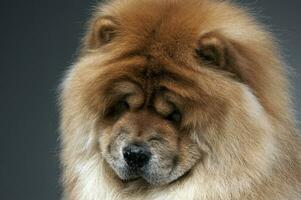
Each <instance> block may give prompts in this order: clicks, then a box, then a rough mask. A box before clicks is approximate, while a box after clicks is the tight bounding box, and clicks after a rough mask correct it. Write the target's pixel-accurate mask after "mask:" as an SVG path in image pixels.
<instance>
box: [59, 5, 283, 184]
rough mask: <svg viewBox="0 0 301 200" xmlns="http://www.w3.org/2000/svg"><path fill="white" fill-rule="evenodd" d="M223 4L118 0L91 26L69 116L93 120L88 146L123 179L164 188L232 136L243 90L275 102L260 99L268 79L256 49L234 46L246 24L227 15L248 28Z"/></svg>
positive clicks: (70, 92)
mask: <svg viewBox="0 0 301 200" xmlns="http://www.w3.org/2000/svg"><path fill="white" fill-rule="evenodd" d="M164 2H165V1H164ZM225 6H226V5H224V4H223V3H217V2H216V1H205V0H204V1H194V0H189V1H176V3H173V1H166V2H165V3H162V2H161V1H156V0H155V1H148V0H143V1H135V0H131V1H113V2H112V3H110V4H107V5H105V6H103V7H101V10H98V11H97V12H96V15H95V16H94V17H93V19H92V20H91V23H90V26H89V29H88V32H87V34H86V36H85V39H84V45H83V48H82V52H81V56H80V59H79V60H78V62H77V64H76V66H75V67H74V68H73V69H72V72H71V73H70V74H69V77H68V79H67V81H66V82H67V84H66V85H67V86H66V88H65V95H64V98H65V99H66V100H65V102H68V103H66V105H65V111H64V113H68V110H69V111H71V110H72V113H73V114H72V115H73V116H74V115H77V114H78V116H81V119H84V121H93V125H92V128H90V130H89V131H88V132H92V134H93V135H94V137H95V138H97V139H96V141H97V142H95V141H94V140H93V141H94V142H92V143H88V145H87V146H88V147H87V148H90V149H93V152H98V153H99V154H100V156H101V157H102V158H103V159H104V163H105V165H108V166H109V169H110V170H112V171H113V172H114V174H115V175H116V176H117V177H118V180H122V181H126V182H128V181H134V180H137V179H142V180H143V181H145V182H146V183H148V184H151V185H165V184H169V183H171V182H173V181H176V180H178V179H179V178H180V177H183V176H184V175H186V174H188V172H190V171H193V170H194V168H195V166H196V165H200V163H204V162H205V161H206V159H207V157H210V156H211V155H212V151H215V149H217V148H219V144H220V143H222V142H225V141H226V140H225V139H224V138H225V137H229V136H225V133H224V132H223V130H224V129H225V124H227V121H226V120H227V119H228V118H229V116H228V113H229V112H231V113H232V114H233V112H232V110H233V109H235V108H237V105H241V106H244V105H245V99H244V98H245V97H244V96H243V95H242V94H243V92H244V89H245V88H246V85H247V86H248V87H249V88H251V89H254V91H257V97H258V98H262V99H261V103H262V104H263V105H264V104H266V105H272V103H271V104H269V103H270V102H269V99H268V98H263V97H262V96H261V95H262V94H263V93H264V90H265V88H260V89H262V90H259V89H258V88H257V84H258V85H262V81H265V80H264V79H261V78H260V76H263V77H264V76H265V72H264V71H263V70H262V69H260V70H258V69H256V67H257V66H258V65H257V64H258V63H257V64H256V65H252V64H253V63H254V61H255V60H256V59H255V57H256V52H255V53H254V55H253V54H252V51H250V50H249V49H245V48H244V45H243V44H241V43H239V42H237V41H236V39H237V38H239V37H240V36H242V37H246V38H247V37H249V36H248V31H247V26H245V25H244V24H239V23H237V26H238V27H240V26H241V27H246V31H245V32H244V33H245V35H244V33H242V32H239V31H237V30H238V29H237V28H235V29H234V28H233V24H235V23H234V22H235V17H234V18H230V20H224V19H223V18H224V16H230V15H231V16H235V15H239V19H240V20H241V21H240V22H245V24H249V23H250V21H248V20H247V19H244V17H245V16H244V15H242V14H241V13H239V11H237V10H236V8H232V7H227V6H226V7H225ZM220 7H221V8H220ZM213 8H214V9H213ZM225 8H226V9H225ZM219 9H220V10H219ZM220 11H223V13H222V14H221V13H220ZM217 13H218V14H217ZM223 20H224V21H223ZM221 21H223V22H224V23H221ZM225 27H226V28H225ZM250 27H251V26H250ZM251 28H252V27H251ZM250 32H252V34H253V35H252V36H250V37H249V38H248V40H246V41H245V42H249V43H250V44H251V43H252V45H255V46H256V43H259V42H260V43H261V42H262V41H260V39H258V38H263V36H262V34H261V32H258V33H257V32H254V31H253V30H252V31H250ZM228 35H232V36H235V37H236V39H233V37H232V38H230V37H228ZM253 37H254V38H256V40H252V38H253ZM251 49H253V48H251ZM260 50H262V49H260ZM263 54H265V55H266V56H268V55H269V52H265V53H263ZM251 65H252V67H255V68H252V69H250V68H249V66H251ZM252 76H253V77H257V79H256V81H253V79H250V77H252ZM257 89H258V90H257ZM276 93H277V92H276ZM276 93H275V94H276ZM270 94H271V97H272V96H273V94H272V93H270ZM256 103H257V101H256ZM243 104H244V105H243ZM75 111H76V112H75ZM69 114H70V113H69ZM69 114H65V115H69ZM70 115H71V114H70ZM235 118H236V119H239V120H241V119H243V118H244V116H243V115H241V116H238V115H236V116H235ZM71 121H72V120H71ZM66 123H67V124H68V123H69V122H68V120H67V122H66ZM70 123H71V122H70ZM231 137H233V136H231ZM238 140H239V139H238ZM214 156H216V155H214ZM211 158H212V157H211Z"/></svg>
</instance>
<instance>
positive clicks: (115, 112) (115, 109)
mask: <svg viewBox="0 0 301 200" xmlns="http://www.w3.org/2000/svg"><path fill="white" fill-rule="evenodd" d="M129 109H130V106H129V104H128V103H127V102H126V101H124V100H121V101H119V102H118V103H116V104H115V105H114V106H112V107H111V108H110V110H109V112H108V113H107V117H117V116H120V115H121V114H122V113H124V112H126V111H127V110H129Z"/></svg>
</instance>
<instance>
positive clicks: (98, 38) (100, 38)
mask: <svg viewBox="0 0 301 200" xmlns="http://www.w3.org/2000/svg"><path fill="white" fill-rule="evenodd" d="M116 31H117V26H116V23H115V22H114V19H112V18H111V17H100V18H99V19H96V20H94V21H93V22H92V23H91V25H90V27H89V30H88V32H87V34H86V36H85V38H84V49H85V50H95V49H97V48H99V47H101V46H103V45H105V44H108V43H110V42H111V41H112V40H113V38H114V37H115V35H116Z"/></svg>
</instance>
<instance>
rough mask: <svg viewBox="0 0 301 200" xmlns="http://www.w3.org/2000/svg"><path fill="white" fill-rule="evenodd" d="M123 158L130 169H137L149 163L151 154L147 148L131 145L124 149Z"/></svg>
mask: <svg viewBox="0 0 301 200" xmlns="http://www.w3.org/2000/svg"><path fill="white" fill-rule="evenodd" d="M123 157H124V160H125V162H126V163H127V164H128V166H129V167H130V168H133V169H137V168H142V167H143V166H145V165H146V164H147V163H148V161H149V159H150V157H151V153H150V151H149V149H148V148H147V147H146V146H143V145H136V144H131V145H129V146H127V147H125V148H124V149H123Z"/></svg>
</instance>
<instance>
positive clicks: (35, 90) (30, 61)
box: [0, 0, 301, 200]
mask: <svg viewBox="0 0 301 200" xmlns="http://www.w3.org/2000/svg"><path fill="white" fill-rule="evenodd" d="M240 2H241V3H242V4H244V5H247V6H249V7H252V8H253V9H252V10H253V11H255V12H256V13H257V16H258V18H259V20H261V21H263V22H264V23H265V24H267V25H269V26H270V27H271V29H272V30H273V32H274V33H275V34H276V36H277V37H278V39H279V40H280V42H281V47H282V49H283V52H284V55H285V58H286V60H287V62H288V63H289V65H291V66H293V68H294V69H295V71H294V72H293V73H292V74H291V77H290V79H291V81H292V83H293V86H294V87H295V89H294V91H293V93H294V96H295V108H296V110H297V111H298V113H297V115H298V119H301V112H300V111H301V109H300V108H301V91H300V88H301V86H300V85H301V84H300V83H301V77H300V74H301V66H300V65H301V54H300V52H301V42H300V40H301V24H300V19H301V14H300V12H301V11H300V6H301V1H300V0H286V1H275V0H261V1H260V0H258V1H252V0H250V1H247V0H243V1H240ZM94 4H95V1H76V0H65V1H63V0H51V1H50V0H49V1H45V0H44V1H43V0H27V1H25V0H12V1H3V0H2V1H1V2H0V22H1V23H0V30H1V31H0V36H1V37H0V56H1V60H0V62H1V64H0V69H1V72H0V76H1V77H0V95H1V98H0V113H1V114H0V118H1V119H0V122H1V126H0V134H1V139H0V199H3V200H19V199H20V200H21V199H22V200H54V199H59V197H60V186H59V184H58V176H59V165H58V156H57V155H58V151H57V148H58V147H57V145H58V112H57V106H56V96H57V93H56V88H57V85H58V83H59V81H60V79H61V78H62V74H63V72H64V70H65V69H66V67H67V66H68V65H70V64H71V63H72V60H74V55H75V53H76V49H77V46H78V43H79V39H80V37H81V35H82V33H83V25H84V22H85V21H86V19H87V18H88V16H89V10H90V8H91V6H92V5H94Z"/></svg>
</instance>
